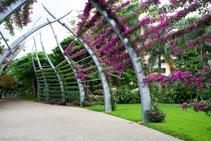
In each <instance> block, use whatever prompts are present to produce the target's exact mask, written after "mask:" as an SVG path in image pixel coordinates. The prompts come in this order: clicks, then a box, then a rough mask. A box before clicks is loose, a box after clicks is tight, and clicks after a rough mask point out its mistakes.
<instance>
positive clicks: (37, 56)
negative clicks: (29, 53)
mask: <svg viewBox="0 0 211 141" xmlns="http://www.w3.org/2000/svg"><path fill="white" fill-rule="evenodd" d="M33 41H34V46H35V55H36V60H37V63H38V66H39V68H40V70H41V74H42V77H43V80H44V84H45V90H46V91H45V94H46V100H47V103H48V102H49V99H50V97H49V87H48V83H47V80H46V77H45V74H43V72H42V70H43V67H42V64H41V62H40V59H39V55H38V52H37V43H36V40H35V38H33ZM38 98H39V99H38V100H40V97H38Z"/></svg>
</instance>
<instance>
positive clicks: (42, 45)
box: [40, 34, 65, 103]
mask: <svg viewBox="0 0 211 141" xmlns="http://www.w3.org/2000/svg"><path fill="white" fill-rule="evenodd" d="M40 44H41V47H42V50H43V52H44V54H45V58H46V59H47V61H48V63H49V65H50V66H51V68H52V69H53V71H54V72H55V74H56V77H57V79H58V81H59V84H60V89H61V100H62V103H65V96H64V85H63V81H62V79H61V77H60V75H59V72H58V71H57V70H56V68H55V66H54V64H53V63H52V62H51V60H50V58H49V57H48V54H47V52H46V51H45V47H44V44H43V42H42V36H41V34H40Z"/></svg>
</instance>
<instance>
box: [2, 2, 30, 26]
mask: <svg viewBox="0 0 211 141" xmlns="http://www.w3.org/2000/svg"><path fill="white" fill-rule="evenodd" d="M28 1H29V0H17V1H16V2H15V3H12V4H11V5H10V6H8V7H7V9H5V10H4V11H3V12H1V13H0V24H1V23H2V22H3V21H4V20H5V19H7V18H8V17H9V16H10V15H11V14H12V13H13V12H14V11H16V10H17V9H19V8H20V7H21V6H23V5H24V4H25V3H26V2H28Z"/></svg>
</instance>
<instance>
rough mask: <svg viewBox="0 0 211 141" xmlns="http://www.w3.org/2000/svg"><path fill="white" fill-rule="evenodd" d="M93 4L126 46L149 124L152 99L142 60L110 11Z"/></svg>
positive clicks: (143, 118)
mask: <svg viewBox="0 0 211 141" xmlns="http://www.w3.org/2000/svg"><path fill="white" fill-rule="evenodd" d="M91 2H92V5H93V6H94V7H95V8H96V9H97V11H98V12H100V14H101V15H102V16H103V17H104V18H105V20H106V21H107V23H108V24H109V25H110V27H111V28H112V29H113V31H114V32H115V33H116V34H117V35H118V37H119V38H120V40H121V41H122V44H123V45H124V47H125V49H126V50H127V52H128V55H129V57H130V59H131V61H132V64H133V68H134V70H135V73H136V77H137V81H138V86H139V92H140V95H141V103H142V113H143V114H142V121H143V123H145V122H147V121H148V119H147V117H146V116H145V114H144V113H145V111H147V110H150V109H151V97H150V92H149V88H148V85H147V84H144V82H143V79H144V78H145V75H144V72H143V70H142V65H141V62H140V59H139V58H138V55H137V53H136V52H135V50H134V48H133V47H132V45H131V44H130V40H129V39H128V38H127V37H124V36H123V35H122V33H121V32H120V27H119V25H118V23H117V22H116V21H115V20H114V19H113V18H112V17H110V16H109V13H108V11H106V10H104V9H103V8H101V7H100V6H99V5H98V4H97V3H95V2H93V1H91Z"/></svg>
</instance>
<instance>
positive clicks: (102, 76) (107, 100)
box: [43, 5, 112, 112]
mask: <svg viewBox="0 0 211 141" xmlns="http://www.w3.org/2000/svg"><path fill="white" fill-rule="evenodd" d="M43 8H44V9H45V10H46V12H47V13H48V14H49V15H51V17H52V18H54V19H56V17H55V16H54V15H53V14H52V13H51V12H50V11H49V10H48V9H47V8H46V7H45V6H44V5H43ZM58 23H60V24H61V25H62V26H63V27H64V28H66V29H67V30H68V31H69V32H70V33H71V34H72V35H73V36H74V37H75V38H76V39H78V40H79V41H80V42H81V44H82V45H83V46H84V48H85V49H86V50H87V52H88V53H89V55H90V56H91V57H92V59H93V61H94V63H95V65H96V67H97V69H98V72H99V75H100V79H101V82H102V86H103V92H104V103H105V112H111V111H112V107H111V94H110V90H109V85H108V81H107V79H106V75H105V73H104V72H103V67H102V65H101V64H100V61H99V60H98V58H97V56H96V55H95V54H94V51H93V50H92V49H91V47H89V45H88V44H86V42H85V41H84V40H83V39H82V38H80V37H78V36H77V35H76V34H75V33H74V32H73V31H72V30H71V28H70V27H68V26H67V25H66V24H65V23H63V22H61V20H58Z"/></svg>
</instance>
